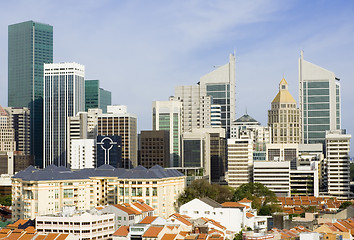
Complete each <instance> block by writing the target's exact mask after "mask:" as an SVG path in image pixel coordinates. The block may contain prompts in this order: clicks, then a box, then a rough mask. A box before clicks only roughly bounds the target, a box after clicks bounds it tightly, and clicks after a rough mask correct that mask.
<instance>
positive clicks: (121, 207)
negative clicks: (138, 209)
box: [113, 204, 135, 215]
mask: <svg viewBox="0 0 354 240" xmlns="http://www.w3.org/2000/svg"><path fill="white" fill-rule="evenodd" d="M113 206H114V207H116V208H118V209H120V210H122V211H124V212H126V213H128V215H134V214H135V212H133V211H132V210H131V209H128V208H127V207H125V206H122V205H119V204H114V205H113Z"/></svg>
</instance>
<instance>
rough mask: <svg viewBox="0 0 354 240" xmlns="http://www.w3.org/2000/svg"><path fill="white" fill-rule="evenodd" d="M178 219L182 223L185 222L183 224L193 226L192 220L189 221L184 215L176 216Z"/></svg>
mask: <svg viewBox="0 0 354 240" xmlns="http://www.w3.org/2000/svg"><path fill="white" fill-rule="evenodd" d="M176 220H178V221H180V222H181V223H183V224H185V225H187V226H192V225H193V224H192V223H191V222H190V221H188V220H187V219H185V218H184V217H178V218H176Z"/></svg>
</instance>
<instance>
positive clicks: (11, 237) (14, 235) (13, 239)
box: [6, 232, 22, 240]
mask: <svg viewBox="0 0 354 240" xmlns="http://www.w3.org/2000/svg"><path fill="white" fill-rule="evenodd" d="M21 235H22V233H21V232H12V233H11V234H10V235H9V236H8V237H7V238H6V239H7V240H17V239H18V238H19V237H20V236H21Z"/></svg>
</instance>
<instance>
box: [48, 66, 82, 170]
mask: <svg viewBox="0 0 354 240" xmlns="http://www.w3.org/2000/svg"><path fill="white" fill-rule="evenodd" d="M84 78H85V67H84V66H83V65H80V64H77V63H53V64H44V124H43V125H44V141H43V144H44V146H43V148H44V152H43V157H44V166H48V165H50V164H55V165H57V166H66V165H67V155H68V152H67V150H68V149H67V146H68V143H67V139H68V130H67V129H68V119H69V117H71V116H75V115H76V114H77V113H78V112H80V111H84V108H85V83H84Z"/></svg>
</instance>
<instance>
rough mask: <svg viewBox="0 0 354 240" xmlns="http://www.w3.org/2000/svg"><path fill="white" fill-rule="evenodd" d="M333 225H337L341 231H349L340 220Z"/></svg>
mask: <svg viewBox="0 0 354 240" xmlns="http://www.w3.org/2000/svg"><path fill="white" fill-rule="evenodd" d="M333 226H335V227H336V228H337V229H338V230H339V231H341V232H349V230H348V229H347V228H345V227H344V226H343V225H342V224H340V223H338V222H335V223H333Z"/></svg>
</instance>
